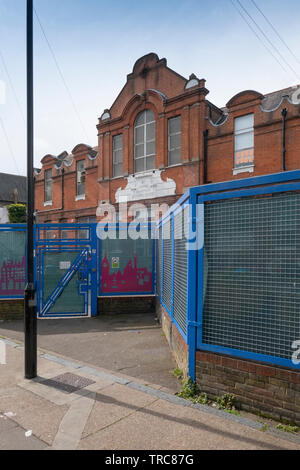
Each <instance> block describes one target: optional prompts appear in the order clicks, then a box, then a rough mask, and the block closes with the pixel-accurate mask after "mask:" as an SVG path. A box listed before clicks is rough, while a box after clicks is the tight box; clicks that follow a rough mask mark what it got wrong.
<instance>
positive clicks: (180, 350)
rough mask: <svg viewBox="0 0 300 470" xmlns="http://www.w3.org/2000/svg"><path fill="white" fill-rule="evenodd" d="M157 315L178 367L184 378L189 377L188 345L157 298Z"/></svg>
mask: <svg viewBox="0 0 300 470" xmlns="http://www.w3.org/2000/svg"><path fill="white" fill-rule="evenodd" d="M156 313H157V316H158V319H159V321H160V323H161V326H162V330H163V332H164V334H165V336H166V339H167V341H168V343H169V346H170V349H171V351H172V353H173V356H174V359H175V361H176V363H177V365H178V367H179V368H180V369H181V370H182V371H183V373H184V376H185V377H188V375H189V352H188V345H187V344H186V343H185V341H184V339H183V338H182V336H181V334H180V333H179V331H178V330H177V328H176V326H175V325H174V323H172V321H171V318H170V316H169V314H168V313H167V311H166V309H165V308H164V307H163V305H162V304H161V302H160V300H159V299H158V298H156Z"/></svg>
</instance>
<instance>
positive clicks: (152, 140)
mask: <svg viewBox="0 0 300 470" xmlns="http://www.w3.org/2000/svg"><path fill="white" fill-rule="evenodd" d="M147 111H151V110H150V109H148V110H145V111H142V112H141V113H139V114H138V116H137V117H136V120H135V123H134V171H135V173H138V172H142V171H151V170H154V169H155V157H156V119H155V115H154V113H153V111H151V113H152V114H153V118H154V119H153V121H149V122H146V115H147ZM142 114H144V116H145V119H144V123H142V124H138V125H137V124H136V121H137V119H138V118H139V117H140V116H141V115H142ZM149 124H154V138H153V139H150V140H147V126H148V125H149ZM141 127H143V128H144V142H139V143H138V144H137V143H136V129H139V128H141ZM152 142H154V153H152V154H149V155H147V144H151V143H152ZM142 144H144V153H143V155H142V156H141V157H137V156H136V147H137V145H142ZM153 157H154V166H153V168H148V169H147V158H153ZM142 159H143V160H144V168H143V170H138V171H137V170H136V162H137V160H142Z"/></svg>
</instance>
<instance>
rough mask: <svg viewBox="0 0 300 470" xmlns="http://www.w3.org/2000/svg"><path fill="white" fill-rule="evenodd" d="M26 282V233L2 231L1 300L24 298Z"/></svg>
mask: <svg viewBox="0 0 300 470" xmlns="http://www.w3.org/2000/svg"><path fill="white" fill-rule="evenodd" d="M25 282H26V232H25V230H24V231H17V230H2V229H1V230H0V298H1V297H2V298H10V297H11V298H14V297H23V296H24V289H25Z"/></svg>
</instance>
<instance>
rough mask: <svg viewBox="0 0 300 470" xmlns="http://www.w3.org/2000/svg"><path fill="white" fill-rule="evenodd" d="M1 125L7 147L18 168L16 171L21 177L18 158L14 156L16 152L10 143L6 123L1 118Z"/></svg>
mask: <svg viewBox="0 0 300 470" xmlns="http://www.w3.org/2000/svg"><path fill="white" fill-rule="evenodd" d="M0 125H1V127H2V130H3V134H4V137H5V139H6V142H7V146H8V148H9V151H10V153H11V156H12V158H13V161H14V164H15V167H16V169H17V172H18V174H19V175H20V174H21V173H20V170H19V167H18V164H17V160H16V157H15V154H14V151H13V148H12V145H11V143H10V140H9V137H8V134H7V132H6V129H5V126H4V122H3V120H2V118H1V117H0Z"/></svg>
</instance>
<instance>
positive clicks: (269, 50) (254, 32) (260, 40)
mask: <svg viewBox="0 0 300 470" xmlns="http://www.w3.org/2000/svg"><path fill="white" fill-rule="evenodd" d="M230 1H231V3H232V5H233V6H234V8H235V9H236V11H237V12H238V13H239V15H240V16H241V17H242V18H243V20H244V21H245V23H246V24H247V25H248V26H249V28H250V29H251V31H252V32H253V34H254V35H255V36H256V37H257V39H258V40H259V42H260V43H261V44H262V45H263V46H264V48H265V49H266V50H267V51H268V52H269V53H270V54H271V56H272V57H273V58H274V59H275V60H276V62H277V63H278V64H279V65H280V67H281V68H282V69H283V70H284V71H285V72H286V73H288V71H287V69H286V68H285V67H284V66H283V65H282V63H281V62H280V61H279V60H278V58H277V57H276V56H275V54H273V52H272V50H271V49H270V48H269V47H268V46H267V45H266V44H265V43H264V42H263V41H262V39H261V37H260V36H259V35H258V34H257V32H256V31H255V29H254V28H253V27H252V25H251V24H250V23H249V21H248V20H247V18H246V17H245V16H244V15H243V13H242V12H241V11H240V10H239V8H238V7H237V5H236V4H235V3H234V1H233V0H230Z"/></svg>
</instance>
